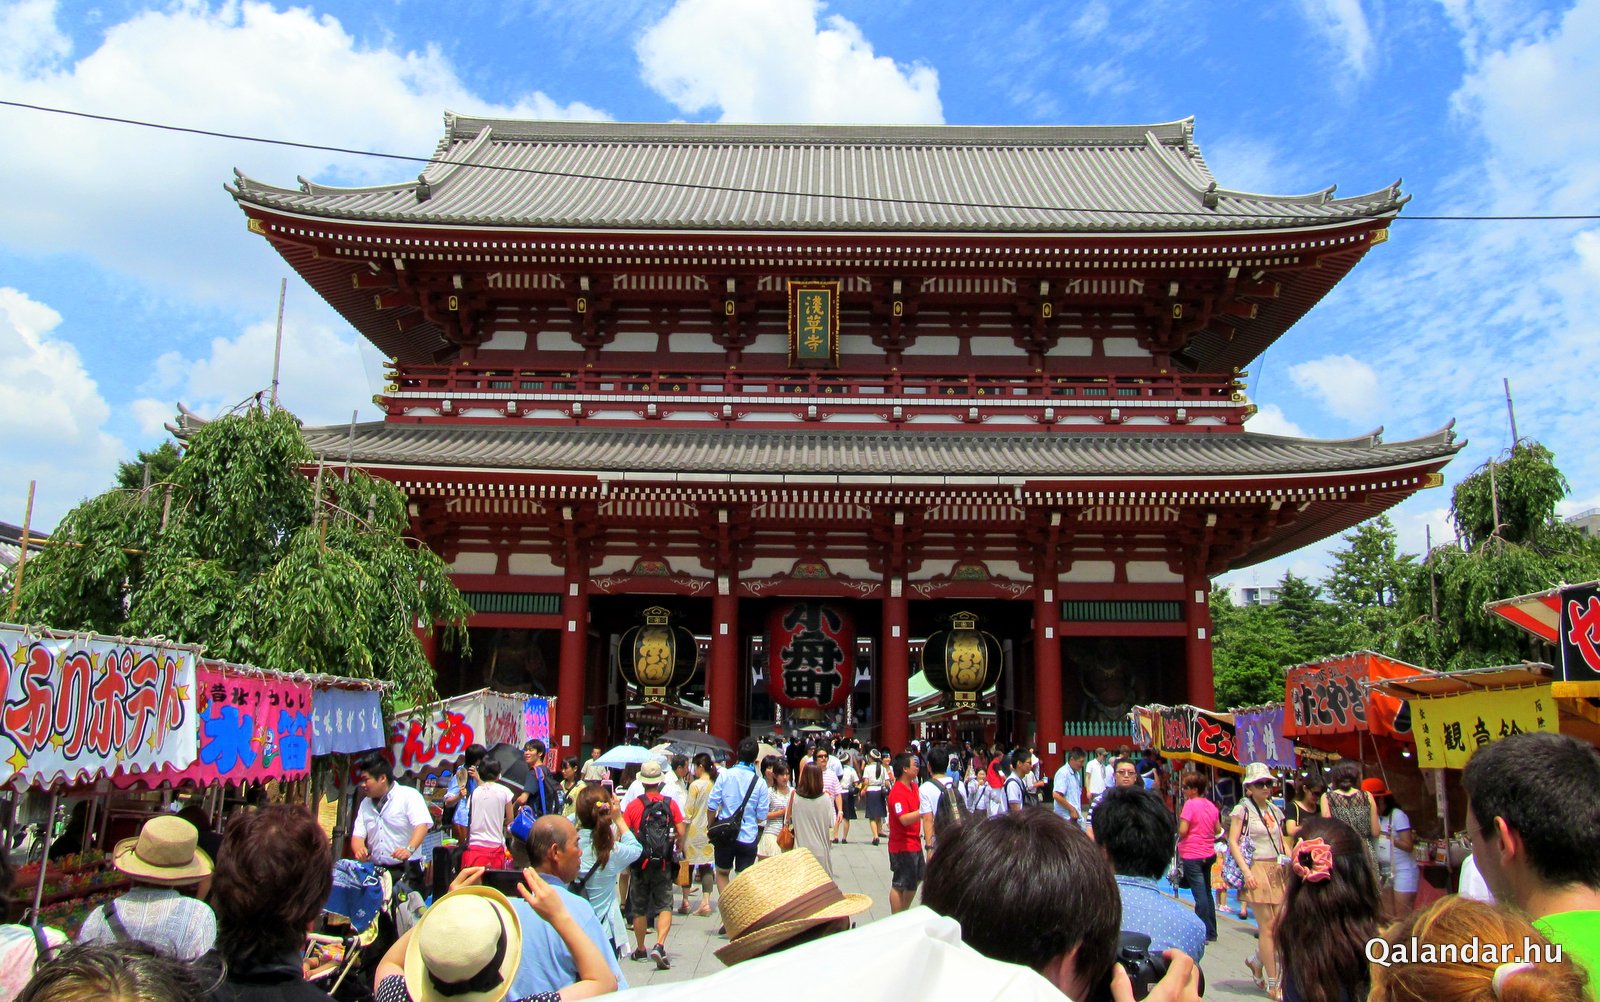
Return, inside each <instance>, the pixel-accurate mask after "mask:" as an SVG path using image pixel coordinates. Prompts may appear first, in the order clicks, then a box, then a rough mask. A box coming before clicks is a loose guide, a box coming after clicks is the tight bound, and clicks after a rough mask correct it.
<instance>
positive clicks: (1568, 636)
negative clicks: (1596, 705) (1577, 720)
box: [1556, 584, 1600, 695]
mask: <svg viewBox="0 0 1600 1002" xmlns="http://www.w3.org/2000/svg"><path fill="white" fill-rule="evenodd" d="M1556 639H1557V640H1558V641H1560V645H1561V674H1560V680H1561V681H1562V682H1567V683H1572V682H1589V683H1596V682H1600V587H1596V586H1595V585H1593V584H1586V585H1574V586H1572V587H1570V588H1563V589H1561V621H1560V629H1559V631H1558V632H1557V634H1556ZM1563 695H1566V693H1563ZM1572 695H1593V693H1587V692H1585V693H1579V692H1574V693H1572Z"/></svg>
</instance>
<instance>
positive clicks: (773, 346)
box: [744, 334, 789, 355]
mask: <svg viewBox="0 0 1600 1002" xmlns="http://www.w3.org/2000/svg"><path fill="white" fill-rule="evenodd" d="M744 353H745V354H746V355H788V354H789V335H787V334H757V335H756V339H755V340H754V341H752V342H751V343H750V347H748V348H746V349H745V350H744Z"/></svg>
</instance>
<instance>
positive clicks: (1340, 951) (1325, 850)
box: [1263, 818, 1383, 1002]
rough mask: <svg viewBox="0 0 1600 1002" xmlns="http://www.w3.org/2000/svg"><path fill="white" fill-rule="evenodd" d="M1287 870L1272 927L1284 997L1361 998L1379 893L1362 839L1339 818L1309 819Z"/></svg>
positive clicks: (1358, 1001) (1306, 1000)
mask: <svg viewBox="0 0 1600 1002" xmlns="http://www.w3.org/2000/svg"><path fill="white" fill-rule="evenodd" d="M1288 871H1289V872H1288V878H1289V890H1288V893H1287V895H1285V897H1284V902H1283V914H1282V916H1280V918H1279V920H1278V923H1277V930H1276V933H1275V940H1276V946H1277V954H1278V969H1279V970H1281V971H1282V972H1283V982H1282V987H1283V999H1284V1002H1363V1000H1365V999H1366V997H1367V993H1368V991H1369V990H1370V988H1371V986H1372V968H1371V965H1370V963H1369V961H1368V959H1367V943H1368V941H1370V940H1373V939H1376V938H1377V936H1378V920H1379V918H1380V917H1381V915H1382V911H1383V899H1382V896H1381V895H1380V894H1379V892H1378V880H1377V874H1376V873H1374V872H1373V869H1372V864H1371V863H1370V862H1369V861H1368V857H1367V850H1366V846H1365V845H1364V844H1363V841H1362V839H1361V838H1359V837H1358V836H1357V835H1356V833H1355V831H1354V830H1353V829H1352V828H1351V827H1350V826H1349V825H1347V824H1345V823H1344V822H1343V821H1336V820H1334V819H1333V818H1313V819H1309V820H1307V821H1306V823H1305V824H1303V825H1301V826H1300V841H1299V842H1297V843H1295V847H1294V848H1293V849H1292V850H1290V854H1289V867H1288ZM1263 935H1265V934H1264V933H1263Z"/></svg>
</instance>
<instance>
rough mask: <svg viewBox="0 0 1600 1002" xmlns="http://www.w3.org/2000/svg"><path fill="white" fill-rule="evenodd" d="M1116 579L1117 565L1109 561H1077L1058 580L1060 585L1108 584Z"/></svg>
mask: <svg viewBox="0 0 1600 1002" xmlns="http://www.w3.org/2000/svg"><path fill="white" fill-rule="evenodd" d="M1116 579H1117V565H1116V564H1114V563H1112V562H1111V561H1109V560H1079V561H1077V562H1076V563H1074V564H1073V565H1072V570H1071V571H1069V572H1068V573H1066V574H1063V575H1061V579H1060V580H1061V583H1062V584H1110V583H1111V582H1113V581H1115V580H1116Z"/></svg>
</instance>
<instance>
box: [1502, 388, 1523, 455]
mask: <svg viewBox="0 0 1600 1002" xmlns="http://www.w3.org/2000/svg"><path fill="white" fill-rule="evenodd" d="M1501 382H1502V383H1504V384H1505V386H1506V414H1507V416H1509V417H1510V418H1511V451H1512V452H1516V451H1517V443H1518V442H1520V441H1522V440H1521V439H1520V438H1518V437H1517V407H1516V405H1515V404H1513V403H1512V402H1511V380H1509V379H1502V380H1501Z"/></svg>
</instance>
